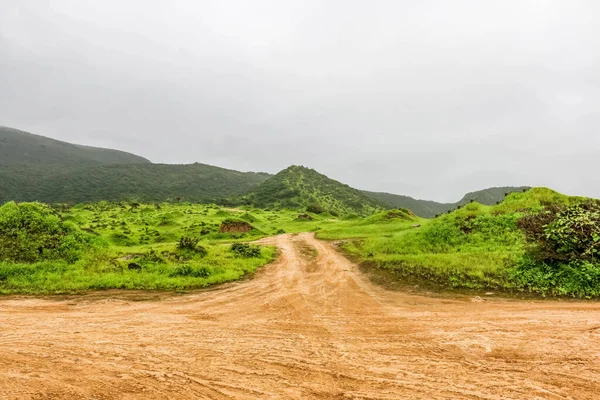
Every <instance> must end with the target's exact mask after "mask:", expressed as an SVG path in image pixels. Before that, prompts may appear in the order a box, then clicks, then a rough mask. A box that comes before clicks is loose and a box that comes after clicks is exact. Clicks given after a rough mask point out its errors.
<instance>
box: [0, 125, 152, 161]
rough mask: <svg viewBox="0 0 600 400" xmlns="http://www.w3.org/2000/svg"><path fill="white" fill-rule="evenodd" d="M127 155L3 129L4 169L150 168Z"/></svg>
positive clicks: (0, 129)
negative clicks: (104, 166)
mask: <svg viewBox="0 0 600 400" xmlns="http://www.w3.org/2000/svg"><path fill="white" fill-rule="evenodd" d="M148 163H150V161H148V160H147V159H145V158H143V157H140V156H137V155H134V154H130V153H126V152H124V151H119V150H112V149H102V148H98V147H89V146H81V145H76V144H71V143H67V142H62V141H60V140H54V139H50V138H47V137H44V136H39V135H34V134H32V133H28V132H24V131H21V130H18V129H13V128H7V127H2V126H0V165H111V164H148Z"/></svg>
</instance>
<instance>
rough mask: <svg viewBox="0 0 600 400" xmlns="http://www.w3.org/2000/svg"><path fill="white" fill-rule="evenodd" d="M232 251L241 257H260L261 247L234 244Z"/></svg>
mask: <svg viewBox="0 0 600 400" xmlns="http://www.w3.org/2000/svg"><path fill="white" fill-rule="evenodd" d="M231 251H233V252H234V253H235V254H236V255H238V256H240V257H245V258H251V257H260V247H258V246H252V245H250V244H248V243H233V244H232V245H231Z"/></svg>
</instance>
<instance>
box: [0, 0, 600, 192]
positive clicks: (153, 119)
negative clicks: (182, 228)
mask: <svg viewBox="0 0 600 400" xmlns="http://www.w3.org/2000/svg"><path fill="white" fill-rule="evenodd" d="M598 15H600V3H592V2H587V1H572V2H568V3H567V2H552V1H549V2H540V1H507V2H502V3H496V2H481V1H454V2H452V3H449V2H443V1H424V2H419V3H416V4H415V3H414V2H408V1H398V2H396V1H375V2H369V3H366V2H359V1H344V2H342V1H339V0H335V1H331V2H327V3H326V4H322V2H318V1H302V2H299V1H284V2H280V1H256V2H252V3H246V2H243V1H241V0H235V1H223V2H216V1H206V2H194V1H191V0H179V1H171V2H161V1H141V0H130V1H115V0H109V1H104V2H92V1H74V0H71V1H67V0H48V1H45V2H36V1H27V0H25V1H17V0H3V1H0V125H4V126H8V127H12V128H16V129H21V130H24V131H27V132H31V133H34V134H38V135H43V136H48V137H52V138H55V139H58V140H63V141H67V142H72V143H77V144H83V145H88V146H98V147H106V148H114V149H118V150H123V151H128V152H131V153H134V154H137V155H140V156H142V157H146V158H148V159H150V160H151V161H152V162H157V163H171V164H186V163H193V162H200V163H205V164H210V165H215V166H219V167H223V168H229V169H236V170H244V171H257V172H269V173H276V172H278V171H279V170H281V169H283V168H286V167H287V166H289V165H291V164H298V165H304V166H307V167H310V168H314V169H316V170H317V171H319V172H321V173H324V174H326V175H328V176H329V177H331V178H333V179H336V180H338V181H341V182H343V183H346V184H348V185H350V186H352V187H356V188H359V189H363V190H371V191H379V192H388V193H395V194H401V195H408V196H411V197H414V198H418V199H427V200H435V201H440V202H454V201H457V200H459V199H460V198H461V197H462V196H463V195H464V194H465V193H467V192H471V191H475V190H479V189H483V188H487V187H496V186H521V185H528V186H547V187H551V188H553V189H555V190H558V191H561V192H563V193H566V194H571V195H586V196H592V197H600V185H599V184H598V179H597V178H596V177H595V173H596V172H595V170H596V167H597V163H596V162H595V155H597V154H598V151H600V135H599V134H598V130H599V128H600V111H598V110H600V107H599V106H600V69H599V68H598V66H599V61H600V27H599V26H598V25H597V23H596V16H598Z"/></svg>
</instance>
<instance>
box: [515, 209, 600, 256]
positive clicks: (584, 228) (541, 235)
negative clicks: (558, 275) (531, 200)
mask: <svg viewBox="0 0 600 400" xmlns="http://www.w3.org/2000/svg"><path fill="white" fill-rule="evenodd" d="M518 226H519V228H521V229H522V230H523V231H524V232H525V235H526V237H527V240H528V242H529V243H530V248H529V250H530V254H531V256H533V257H534V258H535V259H537V260H539V261H543V262H548V263H556V262H559V263H571V262H591V263H594V262H598V261H600V260H599V258H600V201H597V200H595V201H587V202H585V203H580V204H574V205H570V206H562V207H560V206H554V207H547V208H546V209H545V210H544V211H542V212H540V213H537V214H533V215H528V216H525V217H523V218H521V219H520V220H519V221H518Z"/></svg>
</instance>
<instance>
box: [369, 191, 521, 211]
mask: <svg viewBox="0 0 600 400" xmlns="http://www.w3.org/2000/svg"><path fill="white" fill-rule="evenodd" d="M526 189H529V188H528V187H526V186H505V187H494V188H489V189H483V190H478V191H476V192H471V193H467V194H466V195H465V196H464V197H463V198H462V199H461V200H460V201H457V202H456V203H438V202H436V201H430V200H417V199H413V198H412V197H409V196H402V195H397V194H390V193H380V192H368V191H363V193H364V194H365V195H366V196H367V197H370V198H371V199H373V200H376V201H377V202H379V203H381V204H383V205H384V206H385V207H388V208H407V209H409V210H411V211H412V212H414V213H415V214H417V215H418V216H420V217H424V218H432V217H434V216H436V215H437V214H442V213H445V212H447V211H450V210H454V209H456V208H457V207H458V206H463V205H465V204H467V203H470V202H471V201H477V202H478V203H480V204H484V205H488V206H491V205H494V204H497V203H498V202H500V201H502V200H504V198H505V197H506V195H507V194H509V193H513V192H522V191H523V190H526Z"/></svg>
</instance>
